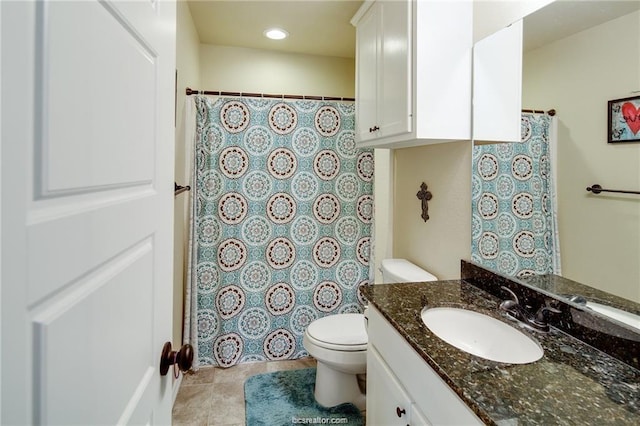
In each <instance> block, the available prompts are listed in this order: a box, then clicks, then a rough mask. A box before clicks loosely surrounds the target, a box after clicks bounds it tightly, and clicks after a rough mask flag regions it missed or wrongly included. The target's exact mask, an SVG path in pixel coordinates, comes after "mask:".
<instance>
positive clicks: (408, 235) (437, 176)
mask: <svg viewBox="0 0 640 426" xmlns="http://www.w3.org/2000/svg"><path fill="white" fill-rule="evenodd" d="M394 152H395V165H394V173H395V185H394V198H395V199H394V203H393V205H394V213H393V223H394V226H393V254H394V257H400V258H405V259H408V260H410V261H411V262H413V263H415V264H416V265H418V266H420V267H422V268H423V269H426V270H428V271H429V272H431V273H432V274H434V275H435V276H437V277H438V278H439V279H458V278H460V259H466V260H468V259H470V257H471V153H472V146H471V141H461V142H450V143H444V144H438V145H429V146H424V147H416V148H405V149H398V150H395V151H394ZM422 182H425V183H426V184H427V185H428V188H429V191H431V193H432V194H433V198H432V199H431V201H429V220H428V221H427V222H426V223H425V222H424V221H423V220H422V218H421V217H420V214H421V202H420V200H419V199H418V198H417V197H416V193H417V192H418V191H419V190H420V184H421V183H422Z"/></svg>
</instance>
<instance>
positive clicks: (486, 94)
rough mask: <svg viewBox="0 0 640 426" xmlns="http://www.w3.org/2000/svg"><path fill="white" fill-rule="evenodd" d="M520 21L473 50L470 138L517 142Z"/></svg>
mask: <svg viewBox="0 0 640 426" xmlns="http://www.w3.org/2000/svg"><path fill="white" fill-rule="evenodd" d="M521 111H522V20H520V21H518V22H515V23H513V24H512V25H510V26H508V27H507V28H503V29H502V30H500V31H498V32H497V33H495V34H492V35H490V36H489V37H487V38H484V39H482V40H480V41H479V42H477V43H476V44H475V46H474V47H473V139H474V140H477V141H492V142H520V139H521V137H520V118H521V115H522V113H521Z"/></svg>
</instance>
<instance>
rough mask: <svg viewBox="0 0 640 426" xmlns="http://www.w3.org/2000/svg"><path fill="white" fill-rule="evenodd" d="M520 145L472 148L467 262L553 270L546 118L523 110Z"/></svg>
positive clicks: (520, 271)
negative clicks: (468, 260)
mask: <svg viewBox="0 0 640 426" xmlns="http://www.w3.org/2000/svg"><path fill="white" fill-rule="evenodd" d="M521 123H522V124H521V132H522V141H521V142H520V143H498V144H492V145H478V146H474V148H473V166H472V167H473V171H472V225H471V228H472V229H471V232H472V250H471V257H472V260H473V261H475V262H477V263H479V264H481V265H484V266H487V267H488V268H490V269H493V270H496V271H499V272H502V273H503V274H505V275H509V276H518V277H522V276H527V275H540V274H549V273H554V263H555V260H554V259H556V258H557V256H558V254H557V253H556V251H557V250H558V247H557V238H556V225H555V223H556V217H555V216H554V215H555V206H554V204H555V201H554V200H555V197H554V186H553V181H552V173H551V164H550V157H549V155H550V149H549V135H550V125H551V117H550V116H548V115H546V114H523V115H522V121H521Z"/></svg>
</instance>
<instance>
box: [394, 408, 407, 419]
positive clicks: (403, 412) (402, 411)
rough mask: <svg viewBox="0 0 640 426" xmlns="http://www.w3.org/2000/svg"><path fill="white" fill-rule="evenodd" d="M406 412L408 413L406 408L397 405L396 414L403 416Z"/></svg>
mask: <svg viewBox="0 0 640 426" xmlns="http://www.w3.org/2000/svg"><path fill="white" fill-rule="evenodd" d="M406 413H407V410H405V409H404V408H403V409H400V407H396V414H397V415H398V417H402V415H403V414H406Z"/></svg>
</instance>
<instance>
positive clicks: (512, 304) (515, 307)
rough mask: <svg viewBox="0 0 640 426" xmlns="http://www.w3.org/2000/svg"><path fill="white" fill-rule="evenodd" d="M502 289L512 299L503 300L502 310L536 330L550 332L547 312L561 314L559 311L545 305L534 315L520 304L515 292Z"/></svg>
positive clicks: (503, 287)
mask: <svg viewBox="0 0 640 426" xmlns="http://www.w3.org/2000/svg"><path fill="white" fill-rule="evenodd" d="M501 288H502V289H503V290H505V291H506V292H508V293H509V294H510V295H511V297H512V299H509V300H503V301H502V302H501V303H500V309H501V310H503V311H505V312H506V313H507V315H509V316H510V317H511V318H514V319H516V320H518V321H520V322H522V323H523V324H525V325H527V326H529V327H531V328H533V329H534V330H538V331H549V324H548V323H547V317H546V314H547V312H553V313H556V314H559V313H560V312H561V311H560V310H559V309H556V308H553V307H551V306H547V305H544V306H541V307H540V309H538V311H537V312H536V313H535V314H533V313H531V312H529V311H528V310H527V309H526V308H525V307H524V306H522V305H521V304H520V301H519V300H518V296H516V294H515V293H514V292H513V291H511V290H510V289H509V288H507V287H505V286H502V287H501Z"/></svg>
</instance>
